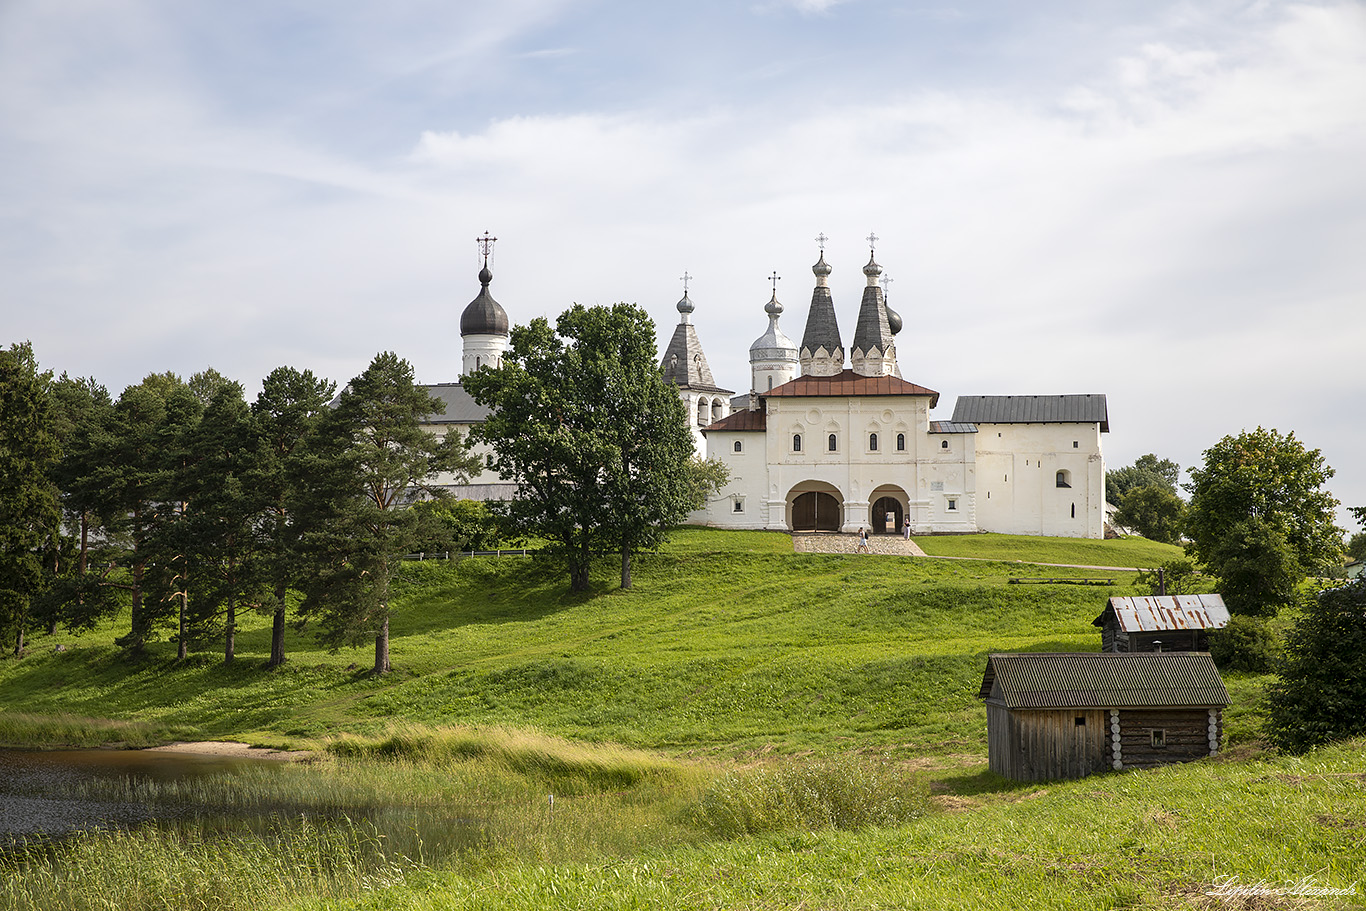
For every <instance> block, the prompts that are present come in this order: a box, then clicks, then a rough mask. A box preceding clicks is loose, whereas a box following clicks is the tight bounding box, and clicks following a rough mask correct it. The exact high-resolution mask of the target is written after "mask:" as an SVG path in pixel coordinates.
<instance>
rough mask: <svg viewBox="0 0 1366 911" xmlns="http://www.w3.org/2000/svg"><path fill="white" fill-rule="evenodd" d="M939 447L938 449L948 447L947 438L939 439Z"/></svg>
mask: <svg viewBox="0 0 1366 911" xmlns="http://www.w3.org/2000/svg"><path fill="white" fill-rule="evenodd" d="M939 448H940V449H948V448H949V441H948V440H940V441H939Z"/></svg>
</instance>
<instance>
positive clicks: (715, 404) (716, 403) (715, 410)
mask: <svg viewBox="0 0 1366 911" xmlns="http://www.w3.org/2000/svg"><path fill="white" fill-rule="evenodd" d="M722 417H724V415H722V414H721V400H720V399H712V400H711V419H712V420H713V421H719V420H721V418H722Z"/></svg>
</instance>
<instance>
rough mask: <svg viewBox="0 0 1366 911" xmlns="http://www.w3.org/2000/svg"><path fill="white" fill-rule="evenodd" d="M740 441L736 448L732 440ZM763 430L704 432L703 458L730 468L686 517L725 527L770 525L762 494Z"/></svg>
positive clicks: (764, 466) (764, 467)
mask: <svg viewBox="0 0 1366 911" xmlns="http://www.w3.org/2000/svg"><path fill="white" fill-rule="evenodd" d="M737 443H738V444H739V445H740V449H739V451H738V452H737V451H736V449H735V446H736V444H737ZM766 456H767V449H766V447H765V445H764V434H763V433H760V432H757V431H753V430H750V431H739V432H733V433H725V432H718V431H713V432H710V433H708V434H707V458H709V459H715V460H716V461H718V462H721V463H722V464H723V465H725V466H726V467H727V468H729V469H730V481H729V482H728V483H727V484H726V486H725V487H723V488H721V490H720V491H719V492H718V493H716V494H714V495H713V496H712V498H711V500H710V501H709V502H708V503H707V505H706V507H705V508H704V509H702V510H700V511H698V512H696V513H693V514H692V515H691V516H689V519H688V521H690V522H698V523H704V524H708V525H718V526H724V527H726V528H768V527H770V525H771V523H770V519H769V503H768V499H767V497H766V495H765V490H766V484H767V478H768V463H767V460H766ZM737 504H738V506H739V508H738V509H737V508H736V507H737Z"/></svg>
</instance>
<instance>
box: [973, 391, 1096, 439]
mask: <svg viewBox="0 0 1366 911" xmlns="http://www.w3.org/2000/svg"><path fill="white" fill-rule="evenodd" d="M953 420H954V421H955V422H960V421H965V422H968V423H971V424H1099V425H1100V432H1101V433H1109V432H1110V415H1109V411H1108V410H1107V407H1106V404H1105V396H1104V395H1100V394H1093V395H960V396H959V397H958V401H957V402H956V403H954V406H953Z"/></svg>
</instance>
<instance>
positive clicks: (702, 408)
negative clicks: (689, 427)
mask: <svg viewBox="0 0 1366 911" xmlns="http://www.w3.org/2000/svg"><path fill="white" fill-rule="evenodd" d="M709 414H711V409H710V408H708V407H707V400H706V399H698V400H697V426H698V427H706V426H707V423H708V422H707V416H708V415H709Z"/></svg>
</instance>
